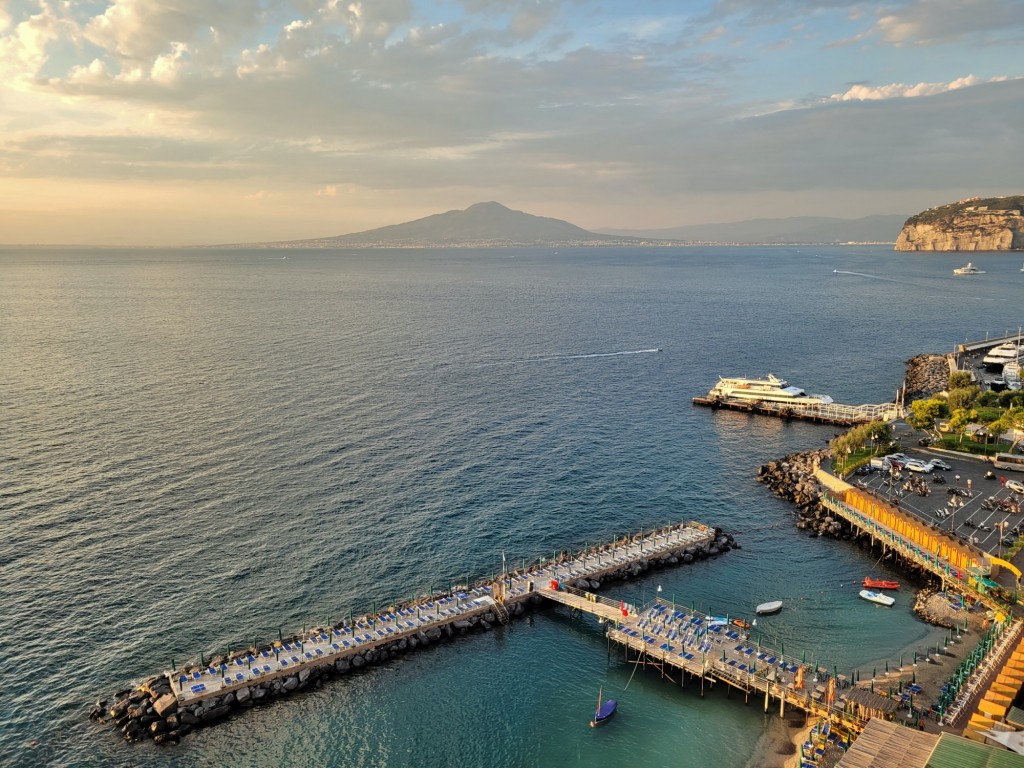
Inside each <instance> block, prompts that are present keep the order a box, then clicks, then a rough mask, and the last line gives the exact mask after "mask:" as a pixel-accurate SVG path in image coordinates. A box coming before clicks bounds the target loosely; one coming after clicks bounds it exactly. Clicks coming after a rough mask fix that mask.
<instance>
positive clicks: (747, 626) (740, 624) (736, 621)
mask: <svg viewBox="0 0 1024 768" xmlns="http://www.w3.org/2000/svg"><path fill="white" fill-rule="evenodd" d="M732 623H733V625H734V626H737V627H739V628H740V629H750V624H748V623H747V622H745V621H744V620H743V619H733V620H732Z"/></svg>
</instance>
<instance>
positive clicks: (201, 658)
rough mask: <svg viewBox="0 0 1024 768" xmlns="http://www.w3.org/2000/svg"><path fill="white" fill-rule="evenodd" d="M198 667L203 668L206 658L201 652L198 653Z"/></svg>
mask: <svg viewBox="0 0 1024 768" xmlns="http://www.w3.org/2000/svg"><path fill="white" fill-rule="evenodd" d="M199 666H200V667H205V666H206V657H205V656H204V655H203V652H202V651H200V652H199Z"/></svg>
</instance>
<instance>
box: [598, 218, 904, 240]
mask: <svg viewBox="0 0 1024 768" xmlns="http://www.w3.org/2000/svg"><path fill="white" fill-rule="evenodd" d="M905 219H906V216H903V215H886V216H866V217H864V218H861V219H840V218H831V217H826V216H796V217H793V218H788V219H747V220H744V221H734V222H730V223H723V224H693V225H689V226H682V227H669V228H667V229H644V230H607V231H608V233H609V234H617V235H627V236H632V237H645V238H660V239H665V240H673V241H677V242H678V241H684V242H690V243H779V244H784V243H891V242H894V241H895V240H896V236H897V235H898V234H899V231H900V227H902V226H903V222H904V220H905Z"/></svg>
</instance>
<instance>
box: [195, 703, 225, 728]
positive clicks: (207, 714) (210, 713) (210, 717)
mask: <svg viewBox="0 0 1024 768" xmlns="http://www.w3.org/2000/svg"><path fill="white" fill-rule="evenodd" d="M230 711H231V707H229V706H228V705H227V704H219V705H217V706H216V707H214V708H213V709H207V710H205V711H204V712H203V717H202V720H203V722H204V723H212V722H214V721H215V720H220V719H221V718H222V717H226V716H227V715H228V713H229V712H230Z"/></svg>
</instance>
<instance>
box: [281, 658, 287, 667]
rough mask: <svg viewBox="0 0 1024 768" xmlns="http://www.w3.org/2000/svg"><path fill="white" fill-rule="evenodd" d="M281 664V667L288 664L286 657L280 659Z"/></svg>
mask: <svg viewBox="0 0 1024 768" xmlns="http://www.w3.org/2000/svg"><path fill="white" fill-rule="evenodd" d="M281 666H282V667H287V666H288V659H281Z"/></svg>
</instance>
